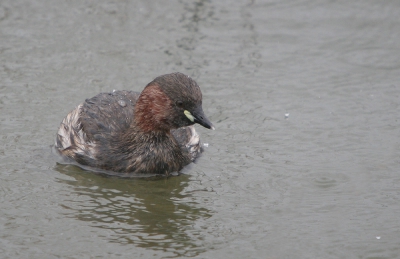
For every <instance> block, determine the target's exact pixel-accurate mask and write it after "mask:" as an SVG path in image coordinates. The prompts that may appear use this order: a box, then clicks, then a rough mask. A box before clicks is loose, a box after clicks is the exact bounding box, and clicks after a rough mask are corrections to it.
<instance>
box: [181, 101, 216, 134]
mask: <svg viewBox="0 0 400 259" xmlns="http://www.w3.org/2000/svg"><path fill="white" fill-rule="evenodd" d="M184 113H185V115H186V117H188V119H189V120H191V121H192V122H194V123H198V124H200V125H201V126H203V127H205V128H207V129H212V130H215V127H214V126H213V125H212V123H211V122H210V121H209V120H208V119H207V117H206V115H204V112H203V108H202V107H201V106H198V107H197V108H195V109H194V110H193V112H192V113H191V112H189V111H188V110H185V111H184Z"/></svg>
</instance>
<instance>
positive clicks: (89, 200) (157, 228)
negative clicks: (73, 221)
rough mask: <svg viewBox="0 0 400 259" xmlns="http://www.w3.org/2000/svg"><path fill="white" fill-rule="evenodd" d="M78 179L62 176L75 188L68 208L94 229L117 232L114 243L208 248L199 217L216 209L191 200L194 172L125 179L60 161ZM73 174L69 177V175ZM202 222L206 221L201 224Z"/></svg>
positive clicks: (190, 252)
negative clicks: (160, 177) (203, 240)
mask: <svg viewBox="0 0 400 259" xmlns="http://www.w3.org/2000/svg"><path fill="white" fill-rule="evenodd" d="M55 169H56V170H57V171H59V172H60V173H63V174H65V175H68V176H70V177H72V178H73V179H71V180H66V179H59V181H60V182H63V183H66V184H68V185H69V186H72V192H71V196H69V197H66V198H65V200H64V203H63V204H62V206H64V207H65V208H67V209H69V210H72V213H71V215H73V217H76V218H77V219H79V220H83V221H88V222H90V225H92V226H94V227H99V228H104V229H108V230H112V234H111V235H110V236H108V237H107V238H109V241H110V242H117V243H125V244H129V243H132V244H135V245H137V246H140V247H144V248H149V249H156V250H163V251H165V252H171V253H173V254H174V255H176V256H195V255H197V254H199V253H201V252H202V251H204V249H205V247H204V244H202V239H203V237H204V236H203V234H202V231H201V228H199V227H194V226H195V225H196V226H198V225H199V224H197V221H201V220H202V219H205V218H208V217H210V216H211V212H210V211H209V210H207V209H204V208H200V207H199V206H198V205H197V204H195V203H191V197H190V194H187V193H185V192H184V188H185V187H186V186H187V185H188V182H189V176H188V175H180V176H178V177H171V178H168V179H166V178H164V179H146V178H139V179H121V178H115V177H104V176H100V175H96V174H93V173H90V172H87V171H83V170H82V169H80V168H78V167H76V166H73V165H57V166H56V167H55ZM68 178H69V177H68ZM200 225H201V223H200Z"/></svg>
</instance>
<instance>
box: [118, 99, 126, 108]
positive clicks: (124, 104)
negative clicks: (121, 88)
mask: <svg viewBox="0 0 400 259" xmlns="http://www.w3.org/2000/svg"><path fill="white" fill-rule="evenodd" d="M118 104H119V105H121V106H122V107H125V106H126V102H125V101H124V100H119V101H118Z"/></svg>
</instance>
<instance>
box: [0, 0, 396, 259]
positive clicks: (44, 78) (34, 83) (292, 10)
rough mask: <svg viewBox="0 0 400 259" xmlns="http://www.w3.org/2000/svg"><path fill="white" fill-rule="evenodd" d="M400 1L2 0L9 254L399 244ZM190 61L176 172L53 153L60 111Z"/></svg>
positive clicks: (1, 225)
mask: <svg viewBox="0 0 400 259" xmlns="http://www.w3.org/2000/svg"><path fill="white" fill-rule="evenodd" d="M399 17H400V2H399V1H369V0H366V1H325V2H320V1H313V0H304V1H258V0H253V1H251V0H246V1H211V0H209V1H206V0H199V1H168V3H167V2H165V1H105V0H100V1H90V0H84V1H50V0H44V1H27V0H26V1H22V0H17V1H12V0H5V1H1V2H0V131H1V133H0V136H1V147H0V163H1V170H0V253H1V257H2V258H188V257H195V258H271V259H272V258H381V259H383V258H400V224H399V215H400V138H399V137H400V136H399V128H400V118H399V114H400V85H399V82H400V45H399V42H400V33H399V32H400V19H399ZM174 71H180V72H183V73H186V74H188V75H190V76H191V77H193V78H194V79H195V80H196V81H197V82H198V83H199V85H200V86H201V88H202V91H203V108H204V110H205V113H206V114H207V116H208V117H209V118H210V120H211V121H212V122H213V123H214V125H215V126H216V130H215V131H209V130H206V129H204V128H201V127H199V126H197V130H198V131H199V133H200V135H201V138H202V140H203V142H205V143H208V147H206V148H205V153H204V154H203V156H202V157H201V158H200V159H199V160H198V161H197V163H196V164H193V165H191V166H189V167H188V168H186V169H185V170H184V174H183V175H180V176H177V177H171V178H168V179H159V180H154V179H153V180H150V179H119V178H115V177H104V176H99V175H96V174H92V173H90V172H88V171H84V170H81V169H79V168H78V167H75V166H73V165H60V164H57V163H56V161H55V160H54V158H53V157H52V156H51V154H50V147H49V146H50V145H51V144H53V142H54V138H55V133H56V130H57V127H58V126H59V123H60V122H61V120H62V118H63V117H64V116H65V115H66V114H67V113H68V112H69V111H70V110H71V109H73V108H74V107H75V106H76V105H78V104H79V103H80V102H82V101H83V100H84V99H86V98H90V97H92V96H94V95H96V94H97V93H99V92H111V91H112V90H114V89H117V90H122V89H125V90H135V91H141V90H142V89H143V87H144V86H145V85H146V84H147V83H148V82H150V81H151V80H152V79H153V78H155V77H156V76H158V75H161V74H165V73H170V72H174Z"/></svg>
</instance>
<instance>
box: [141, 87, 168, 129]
mask: <svg viewBox="0 0 400 259" xmlns="http://www.w3.org/2000/svg"><path fill="white" fill-rule="evenodd" d="M171 104H172V102H171V100H170V98H169V97H168V96H167V95H166V94H165V93H164V92H163V91H162V90H161V89H160V87H159V86H158V85H157V84H156V83H153V84H149V85H147V86H146V88H145V89H144V90H143V91H142V93H141V94H140V96H139V99H138V100H137V102H136V105H135V120H134V123H135V125H136V127H139V129H140V130H142V131H144V132H151V131H165V132H169V131H170V129H171V128H170V126H169V124H168V119H167V118H168V111H169V107H171Z"/></svg>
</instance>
